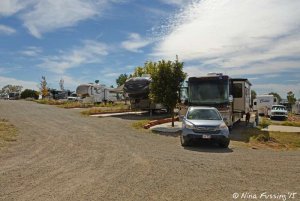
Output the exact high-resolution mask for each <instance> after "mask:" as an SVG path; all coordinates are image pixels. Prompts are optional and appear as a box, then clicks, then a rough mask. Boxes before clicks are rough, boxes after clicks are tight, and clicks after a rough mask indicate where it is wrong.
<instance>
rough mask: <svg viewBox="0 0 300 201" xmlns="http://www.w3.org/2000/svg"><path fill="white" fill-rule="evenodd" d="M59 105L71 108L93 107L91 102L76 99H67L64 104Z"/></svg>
mask: <svg viewBox="0 0 300 201" xmlns="http://www.w3.org/2000/svg"><path fill="white" fill-rule="evenodd" d="M58 107H61V108H65V109H71V108H90V107H93V104H90V103H82V102H75V101H72V102H71V101H66V102H64V104H62V105H59V106H58Z"/></svg>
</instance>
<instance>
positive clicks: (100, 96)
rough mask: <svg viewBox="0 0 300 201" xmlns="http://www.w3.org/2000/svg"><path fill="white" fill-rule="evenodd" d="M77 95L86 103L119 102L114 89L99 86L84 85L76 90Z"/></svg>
mask: <svg viewBox="0 0 300 201" xmlns="http://www.w3.org/2000/svg"><path fill="white" fill-rule="evenodd" d="M76 94H77V95H78V96H79V97H81V99H82V101H83V102H84V103H102V102H115V101H117V94H116V93H115V91H114V89H113V88H107V87H106V86H105V85H99V84H82V85H79V86H78V87H77V89H76Z"/></svg>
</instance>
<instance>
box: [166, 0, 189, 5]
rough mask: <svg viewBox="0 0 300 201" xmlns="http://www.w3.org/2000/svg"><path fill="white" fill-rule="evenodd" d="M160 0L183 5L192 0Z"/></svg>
mask: <svg viewBox="0 0 300 201" xmlns="http://www.w3.org/2000/svg"><path fill="white" fill-rule="evenodd" d="M160 1H161V2H163V3H165V4H170V5H176V6H183V5H186V4H187V3H189V2H191V1H192V0H160Z"/></svg>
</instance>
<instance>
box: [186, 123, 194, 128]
mask: <svg viewBox="0 0 300 201" xmlns="http://www.w3.org/2000/svg"><path fill="white" fill-rule="evenodd" d="M184 127H185V128H188V129H193V128H194V125H193V124H192V123H189V122H185V124H184Z"/></svg>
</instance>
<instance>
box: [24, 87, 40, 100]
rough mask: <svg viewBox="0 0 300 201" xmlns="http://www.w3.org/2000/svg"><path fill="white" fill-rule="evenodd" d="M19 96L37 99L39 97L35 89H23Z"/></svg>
mask: <svg viewBox="0 0 300 201" xmlns="http://www.w3.org/2000/svg"><path fill="white" fill-rule="evenodd" d="M21 98H22V99H25V98H34V99H38V98H39V93H38V92H37V91H35V90H32V89H25V90H24V91H23V92H22V93H21Z"/></svg>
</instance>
